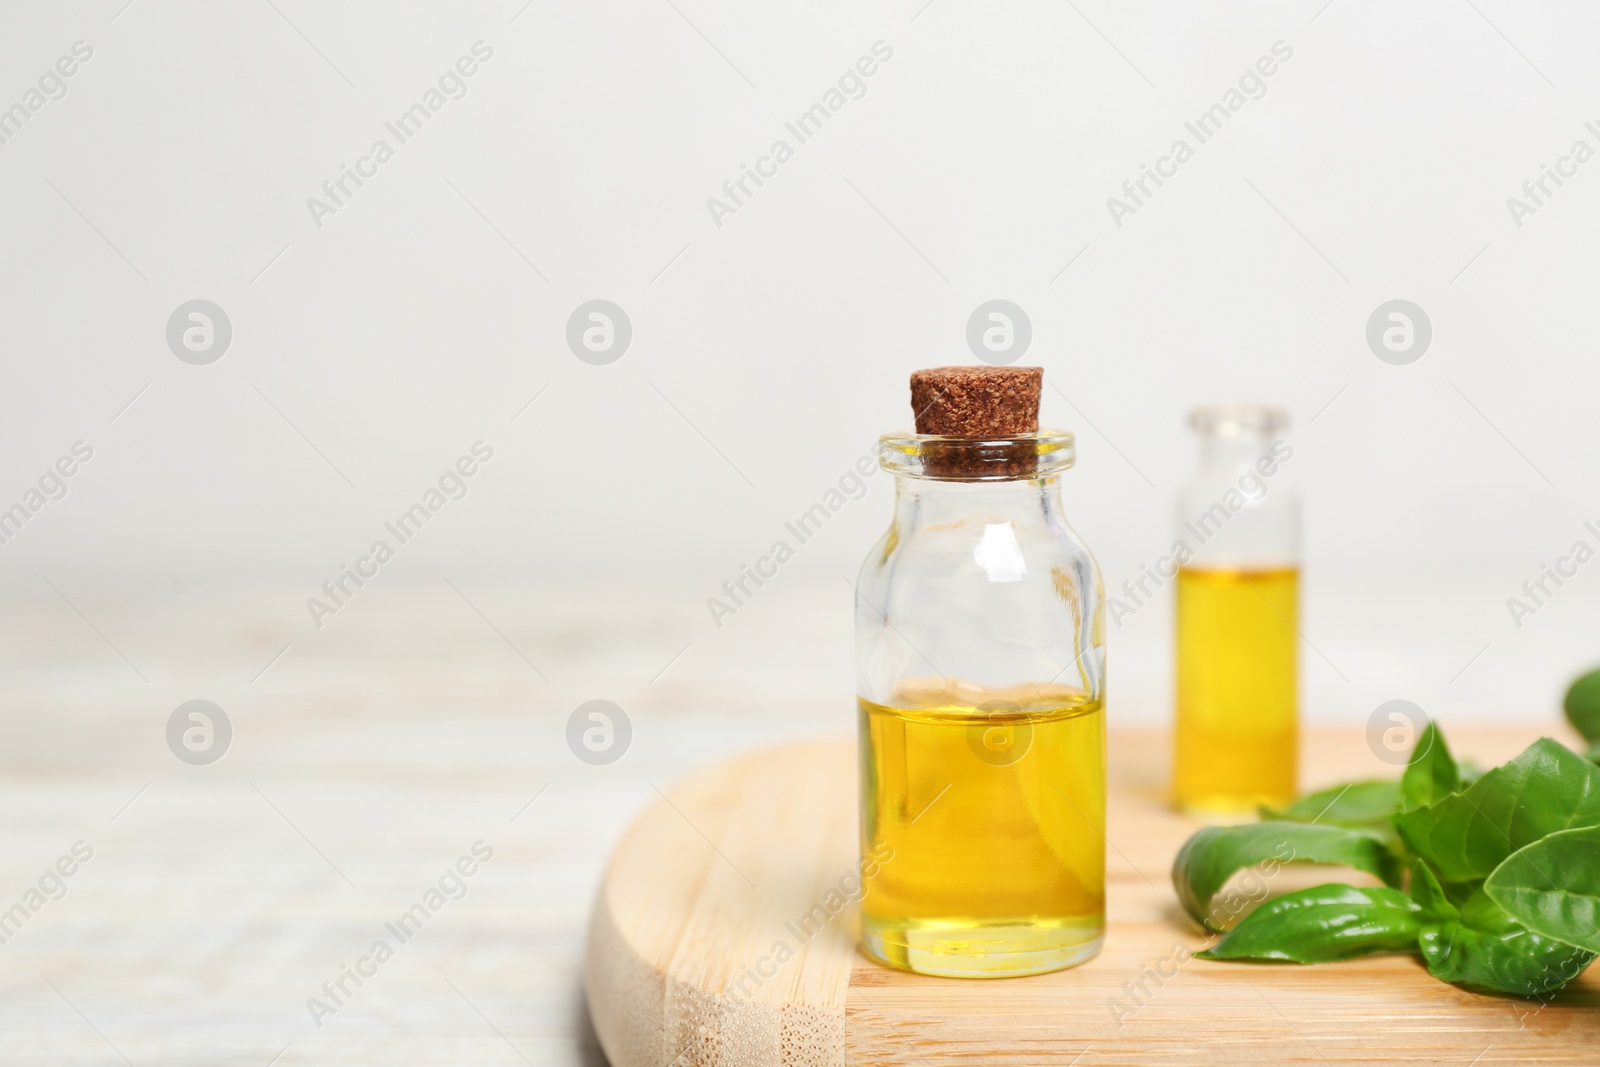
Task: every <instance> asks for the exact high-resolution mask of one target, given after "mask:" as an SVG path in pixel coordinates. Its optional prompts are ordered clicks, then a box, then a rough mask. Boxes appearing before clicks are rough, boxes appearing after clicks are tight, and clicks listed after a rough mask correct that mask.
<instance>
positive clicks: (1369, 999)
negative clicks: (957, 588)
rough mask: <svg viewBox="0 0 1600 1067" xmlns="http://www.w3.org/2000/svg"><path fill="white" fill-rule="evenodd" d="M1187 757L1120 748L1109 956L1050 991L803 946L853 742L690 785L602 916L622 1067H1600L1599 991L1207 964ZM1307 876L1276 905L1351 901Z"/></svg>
mask: <svg viewBox="0 0 1600 1067" xmlns="http://www.w3.org/2000/svg"><path fill="white" fill-rule="evenodd" d="M1534 736H1536V735H1533V734H1529V733H1527V732H1525V731H1518V732H1515V733H1507V732H1503V731H1502V732H1495V731H1483V730H1478V731H1472V730H1455V731H1452V737H1451V741H1452V747H1453V748H1454V750H1455V751H1456V752H1457V753H1458V754H1461V755H1465V756H1471V757H1473V758H1476V759H1478V760H1479V761H1480V762H1483V763H1485V764H1490V763H1495V762H1500V761H1503V760H1505V759H1507V758H1509V757H1511V756H1512V755H1515V754H1516V752H1517V751H1519V750H1520V749H1521V748H1522V747H1524V746H1525V745H1526V744H1527V743H1529V742H1530V741H1532V740H1533V739H1534ZM1166 744H1167V742H1166V739H1165V737H1164V735H1161V734H1157V733H1154V732H1124V733H1118V732H1115V731H1113V733H1112V736H1111V743H1110V752H1111V783H1112V784H1111V796H1110V809H1109V817H1108V825H1107V835H1106V836H1107V840H1108V845H1109V846H1110V847H1109V848H1108V849H1107V922H1108V929H1107V935H1106V946H1105V949H1104V951H1103V952H1102V953H1101V954H1100V955H1099V956H1098V957H1096V958H1095V959H1094V960H1091V961H1090V962H1088V963H1086V964H1084V965H1083V966H1080V967H1077V968H1074V969H1071V970H1067V971H1060V972H1057V973H1054V974H1048V975H1040V976H1037V977H1032V978H1013V979H999V980H995V979H990V980H971V979H967V980H963V979H944V978H926V977H922V976H918V975H912V974H906V973H903V972H900V971H895V970H892V969H889V968H884V967H881V966H878V965H877V964H874V963H872V962H871V961H869V960H867V959H866V958H865V957H863V956H861V955H860V953H858V952H857V951H856V949H855V936H856V931H855V926H854V922H855V916H854V914H853V911H852V910H851V909H850V908H848V907H846V908H844V909H843V910H841V911H840V912H839V914H838V915H837V916H836V917H835V918H834V919H833V920H832V921H831V922H829V923H828V924H827V925H826V926H824V927H823V929H822V930H821V931H820V932H819V933H817V934H815V936H811V937H809V938H803V937H802V936H800V934H801V933H802V932H803V931H801V930H800V928H799V927H797V926H795V925H794V924H795V921H796V920H797V919H798V918H799V917H800V916H802V915H804V914H805V913H807V912H808V911H809V910H810V909H811V908H812V907H813V906H814V905H816V904H817V903H819V902H824V901H827V900H828V899H829V898H828V892H829V890H830V889H835V888H837V886H838V883H839V880H840V879H841V878H842V877H845V876H846V875H848V874H849V873H850V872H852V871H853V869H854V864H855V862H856V854H855V853H856V836H855V834H856V784H855V774H856V760H855V746H854V742H853V741H845V740H839V741H829V742H819V743H814V744H804V745H790V746H785V747H782V748H776V749H769V750H766V751H762V752H757V753H754V754H751V755H748V756H743V757H740V758H738V759H734V760H732V761H729V762H726V763H723V764H719V765H716V766H713V767H710V768H707V769H706V770H703V771H701V772H699V773H698V774H696V775H694V776H692V777H691V778H689V779H688V780H687V781H684V782H683V783H681V784H680V785H678V786H676V787H674V788H672V789H671V790H669V791H667V792H666V793H664V794H662V796H661V798H660V800H658V801H657V802H656V803H655V804H654V805H653V806H652V807H650V808H649V809H648V810H647V811H645V812H644V814H643V815H641V816H640V817H639V819H638V820H637V821H636V822H635V823H634V824H633V826H632V827H631V828H630V829H629V831H628V833H627V834H626V835H625V836H624V838H623V839H622V841H621V843H620V844H619V845H618V848H617V851H616V853H615V854H614V856H613V858H612V861H611V864H610V867H609V869H608V871H607V873H606V876H605V879H604V882H603V884H602V886H601V889H600V893H599V896H598V898H597V900H596V903H595V908H594V912H593V916H592V920H591V926H590V931H589V943H588V950H587V961H586V974H585V979H586V985H587V991H588V1001H589V1010H590V1013H591V1015H592V1017H593V1020H594V1025H595V1029H596V1031H597V1032H598V1034H599V1036H600V1040H601V1043H602V1045H603V1046H604V1048H605V1051H606V1053H607V1055H608V1056H609V1057H610V1059H611V1063H612V1064H613V1067H667V1065H676V1067H734V1065H737V1067H769V1065H779V1064H784V1065H788V1064H799V1065H807V1067H811V1065H817V1067H820V1065H837V1064H843V1063H852V1064H856V1063H860V1064H925V1065H938V1064H958V1063H959V1064H974V1063H978V1064H1008V1065H1014V1064H1082V1065H1084V1067H1089V1065H1096V1064H1114V1063H1142V1064H1143V1063H1148V1064H1162V1063H1196V1062H1204V1063H1208V1064H1212V1065H1215V1067H1225V1065H1230V1064H1239V1063H1329V1062H1333V1063H1450V1064H1457V1065H1459V1067H1467V1065H1469V1064H1471V1065H1475V1067H1492V1065H1495V1064H1505V1063H1517V1064H1594V1063H1596V1062H1600V1012H1597V1011H1596V1008H1597V1007H1600V976H1597V974H1596V973H1590V974H1586V975H1584V976H1583V977H1581V978H1580V979H1578V980H1577V981H1575V982H1573V983H1571V984H1570V985H1569V986H1568V987H1567V988H1566V989H1565V990H1564V991H1562V993H1561V994H1559V995H1558V996H1556V997H1555V998H1553V999H1551V1000H1549V1001H1548V1002H1540V1001H1538V1000H1523V999H1519V998H1510V997H1494V996H1484V995H1479V994H1474V993H1469V992H1466V991H1464V990H1461V989H1458V988H1456V987H1454V986H1450V985H1446V984H1444V983H1442V982H1439V981H1436V980H1435V979H1433V978H1431V977H1430V976H1429V975H1428V974H1427V972H1426V971H1424V970H1423V968H1422V966H1421V965H1420V963H1418V962H1417V961H1416V960H1414V959H1412V958H1409V957H1406V956H1384V957H1377V958H1372V959H1367V960H1360V961H1354V962H1350V963H1342V964H1325V965H1320V966H1309V967H1301V966H1295V965H1262V964H1243V963H1217V962H1210V961H1206V960H1194V959H1188V958H1187V957H1188V956H1189V955H1192V953H1194V952H1196V951H1199V950H1200V949H1201V948H1203V947H1205V945H1206V944H1207V943H1208V938H1207V937H1206V936H1205V935H1203V934H1201V933H1199V932H1197V930H1196V929H1195V928H1194V927H1193V926H1192V925H1191V924H1190V923H1188V922H1187V920H1186V918H1185V916H1184V915H1183V913H1182V911H1181V909H1180V908H1179V906H1178V903H1177V899H1176V897H1175V896H1174V893H1173V890H1172V886H1171V881H1170V878H1169V873H1168V872H1169V868H1170V865H1171V862H1172V857H1173V855H1174V854H1175V853H1176V851H1177V849H1178V847H1179V845H1181V844H1182V842H1183V841H1184V839H1185V838H1187V836H1188V835H1189V834H1190V833H1192V832H1193V831H1194V829H1195V828H1196V827H1197V826H1198V825H1199V824H1198V823H1195V822H1192V821H1190V820H1188V819H1186V818H1183V817H1181V816H1179V815H1177V814H1175V813H1173V812H1172V811H1170V810H1169V809H1168V807H1167V806H1166V803H1165V799H1164V780H1165V777H1166V774H1165V769H1164V766H1163V763H1162V760H1161V759H1160V758H1159V757H1158V755H1157V754H1159V753H1163V752H1165V749H1166ZM1304 749H1305V752H1306V753H1307V754H1308V764H1307V767H1306V773H1305V774H1304V775H1303V780H1304V781H1305V782H1306V784H1307V785H1308V786H1309V787H1316V786H1319V785H1323V784H1329V783H1331V782H1335V781H1339V780H1343V779H1349V778H1355V777H1377V776H1382V775H1384V774H1393V773H1394V768H1391V767H1388V766H1387V765H1384V764H1382V763H1380V762H1379V761H1377V760H1376V759H1375V758H1374V757H1373V756H1372V755H1371V754H1370V753H1369V752H1368V751H1367V749H1366V746H1365V743H1364V741H1363V740H1362V738H1361V736H1360V735H1359V734H1356V733H1353V732H1350V733H1312V734H1311V735H1309V736H1308V737H1307V738H1306V742H1305V745H1304ZM1287 870H1291V871H1296V873H1295V874H1292V875H1291V874H1287V873H1286V874H1284V875H1280V876H1279V879H1280V881H1281V884H1274V886H1273V890H1274V891H1280V890H1282V889H1286V888H1293V887H1294V886H1297V885H1301V884H1314V882H1316V881H1327V880H1330V879H1329V878H1328V877H1322V876H1315V877H1311V878H1305V877H1304V876H1305V875H1306V874H1308V873H1310V872H1306V871H1303V870H1297V869H1293V868H1290V869H1287ZM1323 873H1324V874H1325V873H1326V872H1323ZM1346 876H1347V875H1346V873H1344V872H1341V873H1339V874H1335V875H1333V876H1332V877H1333V878H1334V879H1342V878H1345V877H1346ZM1290 879H1300V880H1298V881H1294V882H1293V884H1292V885H1291V884H1290V881H1289V880H1290ZM834 899H837V898H834ZM786 924H787V925H786ZM790 953H792V958H790Z"/></svg>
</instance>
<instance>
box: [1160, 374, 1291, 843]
mask: <svg viewBox="0 0 1600 1067" xmlns="http://www.w3.org/2000/svg"><path fill="white" fill-rule="evenodd" d="M1190 425H1191V426H1192V427H1193V429H1194V431H1195V433H1196V434H1197V435H1198V436H1199V438H1200V468H1199V470H1198V472H1197V473H1196V474H1195V476H1194V478H1193V479H1192V480H1191V481H1190V483H1189V484H1188V485H1187V486H1186V487H1185V489H1184V490H1183V492H1182V494H1181V495H1180V498H1179V508H1178V510H1179V516H1178V522H1179V526H1178V543H1177V545H1175V546H1174V553H1173V555H1174V558H1175V559H1178V560H1181V561H1182V562H1181V564H1180V566H1179V568H1178V580H1177V613H1176V614H1177V671H1176V680H1177V705H1178V709H1177V728H1176V730H1175V732H1174V734H1175V751H1174V762H1173V793H1174V799H1175V801H1176V803H1177V805H1178V807H1180V808H1182V809H1184V810H1187V811H1190V812H1193V813H1195V814H1199V815H1203V816H1209V817H1216V818H1221V819H1227V818H1229V817H1232V816H1235V815H1245V814H1250V813H1254V812H1255V811H1256V809H1257V808H1258V807H1259V806H1261V805H1263V804H1266V805H1274V806H1281V805H1283V804H1287V803H1288V802H1289V801H1291V800H1293V799H1294V797H1295V796H1296V794H1297V792H1298V768H1299V761H1300V751H1299V699H1298V671H1297V656H1298V649H1299V640H1300V635H1299V596H1300V592H1299V590H1300V543H1299V542H1300V500H1299V496H1298V494H1296V493H1295V492H1294V490H1293V489H1292V488H1291V487H1290V485H1289V484H1288V479H1287V477H1286V476H1285V474H1284V473H1283V469H1282V468H1283V466H1284V464H1286V463H1287V462H1288V461H1289V460H1290V458H1291V457H1292V456H1293V455H1294V449H1293V447H1292V446H1290V445H1289V443H1288V442H1287V441H1286V440H1284V436H1283V435H1284V434H1285V432H1286V431H1287V429H1288V416H1287V415H1286V413H1285V412H1284V411H1283V410H1282V409H1281V408H1274V407H1262V406H1254V405H1239V406H1228V407H1208V408H1198V409H1196V410H1195V411H1194V412H1193V413H1192V414H1191V416H1190Z"/></svg>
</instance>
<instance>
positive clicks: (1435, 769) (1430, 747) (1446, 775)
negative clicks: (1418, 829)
mask: <svg viewBox="0 0 1600 1067" xmlns="http://www.w3.org/2000/svg"><path fill="white" fill-rule="evenodd" d="M1460 791H1461V772H1460V771H1458V770H1457V769H1456V761H1455V759H1454V758H1453V757H1451V755H1450V748H1449V746H1447V745H1446V744H1445V743H1444V733H1443V732H1441V731H1440V729H1439V724H1438V723H1436V722H1430V723H1428V725H1427V727H1426V728H1425V729H1423V731H1422V736H1421V737H1419V738H1417V743H1416V745H1415V746H1414V747H1413V748H1412V749H1411V760H1410V762H1408V763H1407V764H1406V770H1405V774H1403V775H1402V776H1401V777H1400V793H1401V796H1402V798H1403V800H1404V804H1405V810H1406V811H1411V810H1413V809H1416V808H1424V807H1427V806H1428V805H1429V804H1434V803H1437V802H1438V801H1440V800H1443V799H1444V798H1445V797H1447V796H1449V795H1450V794H1451V793H1459V792H1460Z"/></svg>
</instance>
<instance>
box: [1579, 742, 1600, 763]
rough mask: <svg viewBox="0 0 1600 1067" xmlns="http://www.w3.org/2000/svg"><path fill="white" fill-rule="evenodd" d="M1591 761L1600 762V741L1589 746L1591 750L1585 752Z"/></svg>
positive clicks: (1585, 755)
mask: <svg viewBox="0 0 1600 1067" xmlns="http://www.w3.org/2000/svg"><path fill="white" fill-rule="evenodd" d="M1583 756H1584V758H1585V759H1587V760H1588V761H1589V762H1590V763H1600V741H1596V742H1595V743H1594V744H1592V745H1590V746H1589V751H1587V752H1585V753H1584V754H1583Z"/></svg>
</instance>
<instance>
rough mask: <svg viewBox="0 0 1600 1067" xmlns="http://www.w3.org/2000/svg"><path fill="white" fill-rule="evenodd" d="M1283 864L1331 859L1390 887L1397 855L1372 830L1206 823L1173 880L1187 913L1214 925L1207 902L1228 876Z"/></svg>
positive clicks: (1274, 868) (1180, 857) (1182, 852)
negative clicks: (1249, 869) (1377, 879)
mask: <svg viewBox="0 0 1600 1067" xmlns="http://www.w3.org/2000/svg"><path fill="white" fill-rule="evenodd" d="M1283 863H1335V864H1340V865H1343V866H1346V867H1354V868H1356V869H1357V870H1362V871H1366V872H1367V873H1369V874H1375V875H1377V876H1378V877H1379V878H1381V879H1383V881H1384V882H1385V883H1386V884H1388V885H1391V886H1396V885H1398V884H1399V873H1400V861H1399V857H1398V856H1396V855H1395V854H1394V853H1393V852H1392V851H1390V849H1389V848H1388V846H1387V845H1385V844H1384V843H1383V841H1382V840H1381V839H1379V837H1378V836H1377V835H1376V834H1374V833H1372V832H1370V831H1366V830H1358V829H1352V828H1349V827H1344V826H1323V825H1320V824H1314V823H1297V822H1263V823H1255V824H1254V825H1249V826H1208V827H1206V828H1205V829H1203V830H1201V831H1200V832H1199V833H1197V834H1195V835H1194V836H1193V837H1191V838H1189V840H1188V841H1186V842H1185V843H1184V846H1183V848H1182V849H1180V850H1179V851H1178V858H1177V859H1176V860H1175V861H1174V862H1173V865H1172V884H1173V886H1174V887H1175V888H1176V889H1177V891H1178V899H1179V900H1180V901H1182V902H1183V906H1184V908H1185V909H1187V910H1188V912H1189V914H1190V915H1192V916H1194V917H1195V918H1196V919H1199V920H1200V921H1201V922H1203V923H1205V924H1206V925H1207V926H1209V927H1210V928H1211V929H1213V930H1219V929H1221V924H1220V923H1218V922H1216V921H1214V920H1213V919H1212V916H1211V902H1212V898H1213V897H1215V896H1216V895H1217V891H1218V890H1220V889H1221V888H1222V887H1223V885H1224V884H1226V883H1227V881H1228V879H1229V878H1231V877H1232V876H1233V875H1234V874H1235V873H1237V872H1238V871H1241V870H1243V869H1244V868H1246V867H1251V866H1254V865H1256V864H1261V865H1262V866H1263V868H1264V871H1265V873H1266V874H1267V875H1268V876H1269V877H1270V876H1271V875H1272V874H1274V873H1276V871H1277V867H1278V865H1279V864H1283Z"/></svg>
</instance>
